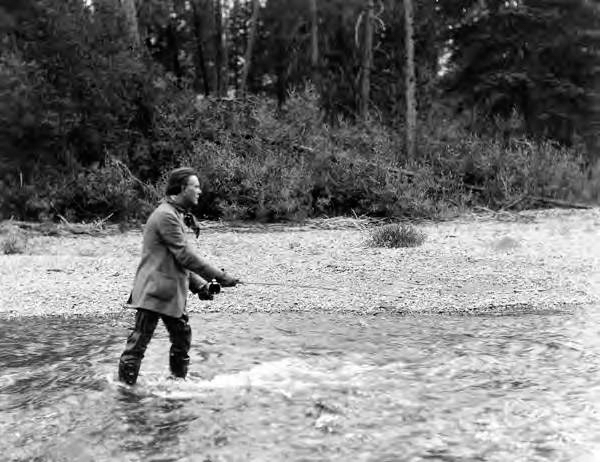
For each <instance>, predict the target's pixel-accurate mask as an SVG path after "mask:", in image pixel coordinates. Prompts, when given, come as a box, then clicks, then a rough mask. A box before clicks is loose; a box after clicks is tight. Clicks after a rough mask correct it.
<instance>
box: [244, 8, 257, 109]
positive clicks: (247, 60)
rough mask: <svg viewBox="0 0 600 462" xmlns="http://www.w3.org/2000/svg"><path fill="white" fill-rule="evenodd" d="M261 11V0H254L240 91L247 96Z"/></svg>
mask: <svg viewBox="0 0 600 462" xmlns="http://www.w3.org/2000/svg"><path fill="white" fill-rule="evenodd" d="M259 11H260V0H252V16H251V17H250V26H249V28H248V43H247V44H246V52H245V53H244V66H243V67H242V77H241V81H240V92H241V94H242V97H244V98H245V97H246V83H247V80H248V71H249V70H250V62H251V61H252V48H253V47H254V40H255V38H256V27H257V23H258V12H259Z"/></svg>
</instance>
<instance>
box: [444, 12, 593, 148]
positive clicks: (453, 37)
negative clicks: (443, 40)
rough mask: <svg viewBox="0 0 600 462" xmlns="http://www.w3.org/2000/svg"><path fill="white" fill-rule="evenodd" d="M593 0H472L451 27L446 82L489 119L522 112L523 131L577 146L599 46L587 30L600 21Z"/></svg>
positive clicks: (450, 89) (458, 95)
mask: <svg viewBox="0 0 600 462" xmlns="http://www.w3.org/2000/svg"><path fill="white" fill-rule="evenodd" d="M451 3H453V2H448V4H447V5H446V6H447V7H448V8H450V7H451V6H452V5H450V4H451ZM463 3H464V2H463ZM586 3H587V2H585V0H550V1H548V0H522V1H520V2H505V1H503V0H487V1H486V2H470V6H465V7H464V10H465V11H466V13H463V14H462V16H461V17H458V18H456V21H455V23H454V24H453V27H452V28H451V29H449V30H448V40H449V42H448V43H451V44H452V56H451V60H450V73H449V74H448V77H447V83H448V86H447V87H446V88H447V89H448V90H449V92H450V94H452V95H455V96H457V97H458V99H459V100H460V104H461V105H462V106H463V107H466V108H476V109H475V110H476V111H477V112H479V113H482V114H483V115H484V116H487V117H485V118H484V120H486V119H487V120H490V119H492V118H493V117H499V118H501V119H508V118H509V117H511V114H513V113H514V111H515V110H517V111H518V112H519V113H520V114H522V117H523V132H524V133H526V134H528V135H530V136H534V137H536V138H544V137H548V138H551V139H554V140H556V141H559V142H561V143H563V144H567V145H568V144H571V143H572V141H573V137H574V134H575V132H576V131H577V130H579V129H580V128H581V127H582V125H584V123H585V114H586V111H587V107H589V106H590V102H589V94H590V89H591V88H592V87H593V66H594V61H595V60H594V57H593V47H591V46H589V45H588V44H586V42H585V40H584V39H583V36H582V34H581V32H580V31H582V30H586V29H593V28H596V27H598V26H597V25H598V16H597V15H594V14H591V11H590V8H588V7H587V5H586ZM454 6H455V7H456V5H454ZM473 128H474V129H477V128H478V127H476V126H475V127H473Z"/></svg>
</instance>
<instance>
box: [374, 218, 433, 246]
mask: <svg viewBox="0 0 600 462" xmlns="http://www.w3.org/2000/svg"><path fill="white" fill-rule="evenodd" d="M423 242H425V234H424V233H423V232H422V231H419V230H418V229H417V228H415V227H414V226H413V225H410V224H404V223H402V224H399V223H393V224H389V225H384V226H380V227H377V228H375V229H373V230H372V231H371V233H370V237H369V240H368V245H369V246H370V247H390V248H397V247H418V246H420V245H421V244H423Z"/></svg>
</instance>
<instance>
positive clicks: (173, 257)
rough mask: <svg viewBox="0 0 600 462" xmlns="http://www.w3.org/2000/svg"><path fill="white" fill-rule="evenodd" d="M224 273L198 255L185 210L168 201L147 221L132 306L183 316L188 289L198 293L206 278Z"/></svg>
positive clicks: (216, 277)
mask: <svg viewBox="0 0 600 462" xmlns="http://www.w3.org/2000/svg"><path fill="white" fill-rule="evenodd" d="M223 275H224V273H223V272H222V271H220V270H218V269H217V268H215V267H214V266H212V265H210V264H209V263H208V262H207V261H205V260H204V259H203V258H201V257H200V256H199V255H198V252H197V250H195V249H194V247H192V245H191V244H190V242H189V239H188V235H187V233H186V225H185V224H184V211H183V210H182V209H180V208H179V207H178V206H177V205H176V204H173V203H172V202H170V201H168V200H166V201H164V202H162V203H161V204H160V205H159V206H158V207H157V208H156V209H155V210H154V212H152V214H151V215H150V217H149V218H148V221H147V222H146V226H145V228H144V240H143V246H142V259H141V261H140V264H139V265H138V268H137V271H136V274H135V280H134V283H133V290H132V292H131V296H130V299H129V307H130V308H144V309H146V310H150V311H155V312H157V313H160V314H164V315H167V316H172V317H176V318H178V317H181V316H182V315H183V314H186V313H187V311H186V304H187V295H188V289H191V290H192V291H193V292H195V291H197V290H198V289H199V288H200V287H201V286H202V285H204V284H205V283H206V279H208V280H210V279H213V278H215V279H217V280H219V279H220V278H222V277H223Z"/></svg>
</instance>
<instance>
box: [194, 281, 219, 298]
mask: <svg viewBox="0 0 600 462" xmlns="http://www.w3.org/2000/svg"><path fill="white" fill-rule="evenodd" d="M210 284H211V283H207V284H204V285H203V286H202V287H201V288H200V290H198V292H196V293H197V294H198V298H199V299H200V300H212V299H214V298H215V297H214V295H213V293H211V291H210Z"/></svg>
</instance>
